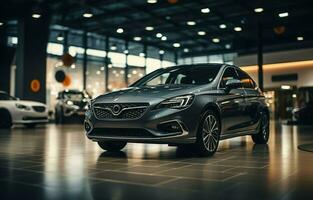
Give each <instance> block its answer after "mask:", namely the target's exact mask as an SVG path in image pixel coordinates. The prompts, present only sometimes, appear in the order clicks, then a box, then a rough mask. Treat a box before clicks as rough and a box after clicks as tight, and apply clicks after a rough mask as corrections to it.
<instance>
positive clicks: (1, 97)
mask: <svg viewBox="0 0 313 200" xmlns="http://www.w3.org/2000/svg"><path fill="white" fill-rule="evenodd" d="M0 100H2V101H3V100H5V101H7V100H16V98H14V97H11V96H10V95H8V94H5V93H0Z"/></svg>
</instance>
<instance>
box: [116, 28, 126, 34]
mask: <svg viewBox="0 0 313 200" xmlns="http://www.w3.org/2000/svg"><path fill="white" fill-rule="evenodd" d="M116 32H117V33H123V32H124V29H122V28H118V29H116Z"/></svg>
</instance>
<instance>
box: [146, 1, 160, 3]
mask: <svg viewBox="0 0 313 200" xmlns="http://www.w3.org/2000/svg"><path fill="white" fill-rule="evenodd" d="M147 3H158V1H157V0H147Z"/></svg>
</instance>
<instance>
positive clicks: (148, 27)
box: [146, 26, 154, 31]
mask: <svg viewBox="0 0 313 200" xmlns="http://www.w3.org/2000/svg"><path fill="white" fill-rule="evenodd" d="M153 30H154V28H153V27H152V26H147V27H146V31H153Z"/></svg>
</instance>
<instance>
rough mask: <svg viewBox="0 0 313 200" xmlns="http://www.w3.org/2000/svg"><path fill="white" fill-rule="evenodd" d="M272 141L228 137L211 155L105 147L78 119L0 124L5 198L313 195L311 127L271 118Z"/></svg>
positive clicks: (0, 195)
mask: <svg viewBox="0 0 313 200" xmlns="http://www.w3.org/2000/svg"><path fill="white" fill-rule="evenodd" d="M271 133H272V134H271V138H270V142H269V144H268V145H254V144H253V143H252V141H251V139H250V137H249V136H247V137H242V138H235V139H231V140H227V141H223V142H222V143H221V145H220V148H219V150H218V152H217V153H216V154H215V156H214V157H212V158H199V157H196V156H195V155H192V154H190V153H188V152H182V151H181V150H179V149H176V148H175V147H168V146H167V145H154V144H150V145H145V144H129V145H128V146H127V148H126V149H124V151H122V152H119V153H115V154H112V153H107V152H104V151H102V150H101V149H100V148H99V147H98V146H97V144H96V143H93V142H91V141H89V140H87V139H86V137H85V136H84V133H83V131H82V127H81V126H80V125H63V126H56V125H52V124H51V125H47V126H45V127H38V128H36V129H24V128H22V127H16V128H13V129H12V130H0V199H75V200H76V199H115V200H119V199H149V200H153V199H171V200H172V199H177V200H178V199H179V200H180V199H313V192H312V190H313V153H309V152H304V151H300V150H298V149H297V146H298V145H299V144H303V143H310V142H311V143H312V142H313V127H310V126H299V127H297V126H285V125H280V124H278V123H274V122H272V123H271Z"/></svg>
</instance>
